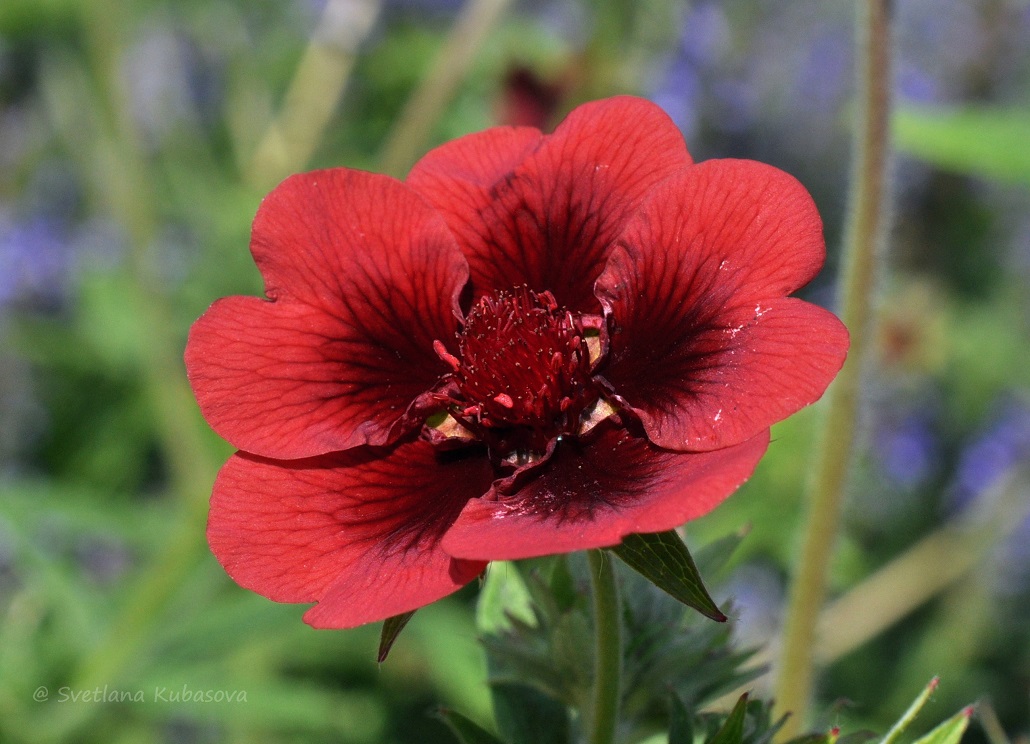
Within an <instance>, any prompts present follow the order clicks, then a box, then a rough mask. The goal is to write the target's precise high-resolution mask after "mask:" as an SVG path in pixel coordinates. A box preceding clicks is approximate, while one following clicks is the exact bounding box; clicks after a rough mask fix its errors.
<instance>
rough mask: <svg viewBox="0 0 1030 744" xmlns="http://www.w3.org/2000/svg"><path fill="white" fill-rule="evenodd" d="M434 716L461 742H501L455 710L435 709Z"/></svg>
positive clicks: (483, 743) (472, 743) (487, 743)
mask: <svg viewBox="0 0 1030 744" xmlns="http://www.w3.org/2000/svg"><path fill="white" fill-rule="evenodd" d="M436 717H437V718H439V719H440V720H441V721H443V722H444V723H446V724H447V726H448V728H450V730H451V731H452V732H453V733H454V735H455V736H456V737H457V738H458V741H459V742H461V744H503V742H502V741H501V740H500V739H498V738H497V737H496V736H494V735H493V734H491V733H490V732H489V731H487V730H486V729H483V728H481V727H480V726H478V725H476V724H475V723H473V722H472V721H470V720H469V719H467V718H466V717H465V716H463V715H462V714H461V713H458V712H457V711H454V710H449V709H447V708H440V709H439V710H437V711H436Z"/></svg>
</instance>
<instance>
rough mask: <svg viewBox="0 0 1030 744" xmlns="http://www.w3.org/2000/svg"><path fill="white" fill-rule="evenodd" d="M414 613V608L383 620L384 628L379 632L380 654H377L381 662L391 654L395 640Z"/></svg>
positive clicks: (377, 658)
mask: <svg viewBox="0 0 1030 744" xmlns="http://www.w3.org/2000/svg"><path fill="white" fill-rule="evenodd" d="M414 614H415V610H412V611H411V612H405V613H404V614H402V615H394V616H393V617H388V618H386V620H384V621H383V630H382V632H381V633H380V634H379V654H378V655H377V656H376V660H377V661H378V662H379V663H380V664H382V663H383V662H384V661H386V657H387V656H388V655H389V654H390V649H391V648H393V642H394V641H396V640H397V636H399V635H400V634H401V631H402V630H404V626H405V625H407V624H408V621H409V620H411V617H412V615H414Z"/></svg>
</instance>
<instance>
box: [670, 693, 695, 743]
mask: <svg viewBox="0 0 1030 744" xmlns="http://www.w3.org/2000/svg"><path fill="white" fill-rule="evenodd" d="M693 741H694V722H693V721H691V719H690V711H688V710H687V707H686V706H685V705H683V701H682V700H680V699H679V696H678V695H675V694H674V695H670V696H669V744H693Z"/></svg>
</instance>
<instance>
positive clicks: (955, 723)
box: [915, 706, 973, 744]
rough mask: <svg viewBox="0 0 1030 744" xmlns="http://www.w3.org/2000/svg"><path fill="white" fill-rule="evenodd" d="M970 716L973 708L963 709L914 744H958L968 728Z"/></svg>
mask: <svg viewBox="0 0 1030 744" xmlns="http://www.w3.org/2000/svg"><path fill="white" fill-rule="evenodd" d="M972 715H973V706H969V707H967V708H963V709H962V710H960V711H959V712H958V713H956V714H955V715H953V716H952V717H951V718H949V719H948V720H947V721H945V722H944V723H942V724H941V725H939V726H938V727H937V728H935V729H934V730H933V731H931V732H930V733H928V734H927V735H926V736H924V737H923V738H921V739H919V740H917V741H916V742H915V744H958V743H959V740H961V739H962V734H964V733H965V732H966V728H968V726H969V718H970V717H971V716H972Z"/></svg>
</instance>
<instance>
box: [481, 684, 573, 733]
mask: <svg viewBox="0 0 1030 744" xmlns="http://www.w3.org/2000/svg"><path fill="white" fill-rule="evenodd" d="M492 689H493V696H494V715H495V716H496V718H497V728H498V729H499V730H500V732H501V734H502V735H503V736H504V738H505V740H506V741H508V742H511V744H568V741H569V710H568V708H566V707H565V706H564V705H563V704H562V703H560V702H559V701H557V700H555V699H554V698H552V697H550V696H548V695H545V694H544V693H542V692H540V691H539V690H535V689H533V688H532V687H529V686H527V685H520V684H495V685H492Z"/></svg>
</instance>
